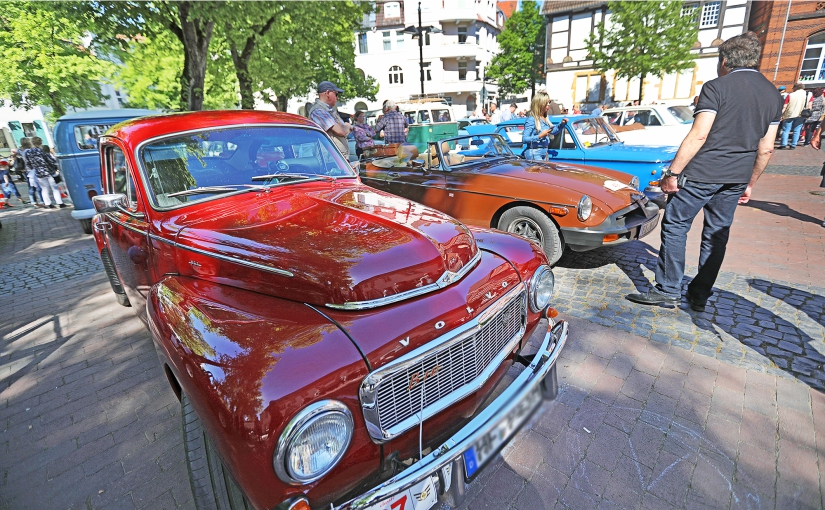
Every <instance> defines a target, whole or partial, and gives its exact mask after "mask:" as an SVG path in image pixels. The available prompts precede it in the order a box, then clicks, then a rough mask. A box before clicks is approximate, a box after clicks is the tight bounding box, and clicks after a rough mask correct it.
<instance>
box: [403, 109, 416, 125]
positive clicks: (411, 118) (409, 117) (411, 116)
mask: <svg viewBox="0 0 825 510" xmlns="http://www.w3.org/2000/svg"><path fill="white" fill-rule="evenodd" d="M404 117H407V124H410V125H412V124H415V112H404Z"/></svg>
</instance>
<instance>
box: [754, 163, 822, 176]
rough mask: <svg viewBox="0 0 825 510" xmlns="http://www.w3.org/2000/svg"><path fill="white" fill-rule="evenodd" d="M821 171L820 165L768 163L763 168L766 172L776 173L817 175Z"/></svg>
mask: <svg viewBox="0 0 825 510" xmlns="http://www.w3.org/2000/svg"><path fill="white" fill-rule="evenodd" d="M821 171H822V167H821V166H802V165H781V166H780V165H768V167H767V168H765V173H766V174H776V175H819V173H820V172H821Z"/></svg>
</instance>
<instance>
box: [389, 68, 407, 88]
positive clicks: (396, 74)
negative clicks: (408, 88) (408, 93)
mask: <svg viewBox="0 0 825 510" xmlns="http://www.w3.org/2000/svg"><path fill="white" fill-rule="evenodd" d="M394 83H398V84H399V85H400V84H403V83H404V73H403V72H402V71H401V68H400V67H398V66H392V67H390V85H392V84H394Z"/></svg>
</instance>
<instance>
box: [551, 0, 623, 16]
mask: <svg viewBox="0 0 825 510" xmlns="http://www.w3.org/2000/svg"><path fill="white" fill-rule="evenodd" d="M603 5H607V2H604V1H600V0H574V1H566V0H558V1H557V0H545V2H544V5H543V6H542V8H541V13H542V14H545V15H547V14H559V13H563V12H574V11H583V10H585V9H592V8H594V7H601V6H603Z"/></svg>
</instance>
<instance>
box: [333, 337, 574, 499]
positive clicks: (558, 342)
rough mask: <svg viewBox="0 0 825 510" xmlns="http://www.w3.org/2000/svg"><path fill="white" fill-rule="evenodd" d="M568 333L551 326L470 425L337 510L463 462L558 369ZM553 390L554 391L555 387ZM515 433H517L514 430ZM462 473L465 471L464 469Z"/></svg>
mask: <svg viewBox="0 0 825 510" xmlns="http://www.w3.org/2000/svg"><path fill="white" fill-rule="evenodd" d="M567 333H568V326H567V323H566V322H565V321H559V322H558V323H556V324H555V325H552V326H551V327H550V328H549V330H548V331H547V334H546V335H545V336H544V341H542V343H541V347H539V350H538V352H536V355H535V357H534V358H533V360H532V362H531V363H530V365H529V366H528V367H527V368H525V369H524V371H523V372H522V373H521V374H519V375H518V377H516V379H515V380H514V381H513V382H512V384H510V386H508V387H507V389H505V390H504V391H503V392H502V393H501V395H499V396H498V397H497V398H496V399H495V400H493V401H492V402H491V403H490V405H489V406H487V407H486V408H485V409H484V410H482V411H481V412H480V413H479V414H478V416H476V417H475V418H473V419H472V421H470V423H468V424H467V425H465V426H464V427H463V428H462V429H461V430H459V431H458V432H456V434H455V435H454V436H453V437H451V438H450V439H448V440H447V441H446V442H445V443H444V444H442V445H441V446H440V447H438V448H436V449H434V450H433V451H432V452H431V453H430V454H429V455H427V456H425V457H424V458H422V459H421V460H420V461H418V462H416V463H415V464H413V465H412V466H410V467H409V468H407V469H405V470H404V471H402V472H401V473H399V474H398V475H396V476H395V477H394V478H391V479H389V480H387V481H386V482H384V483H382V484H381V485H379V486H377V487H375V488H374V489H372V490H370V491H367V492H365V493H364V494H362V495H360V496H358V497H356V498H354V499H352V500H350V501H348V502H346V503H344V504H342V505H340V506H338V507H334V508H335V510H358V509H363V508H367V507H370V506H372V505H376V504H378V503H380V502H382V501H384V500H386V499H388V498H391V497H392V496H394V495H396V494H398V493H400V492H402V491H404V490H406V489H408V488H410V487H412V486H413V485H415V484H417V483H419V482H421V481H422V480H424V479H426V478H427V477H434V478H435V477H437V476H438V473H439V471H440V470H441V469H442V468H444V467H445V466H447V465H449V464H450V463H452V462H459V463H463V459H462V455H463V453H464V452H465V451H466V450H468V449H469V448H470V447H471V446H473V445H474V444H475V443H476V441H478V440H480V439H481V438H483V437H484V436H485V435H486V434H487V433H488V432H489V431H490V430H492V429H493V428H494V427H496V426H497V425H498V424H499V422H500V421H501V420H502V419H504V418H505V417H506V416H508V415H509V413H510V412H511V411H513V410H514V409H515V408H516V407H517V406H518V405H519V403H520V402H521V401H522V400H523V399H524V398H526V397H527V395H528V394H529V393H530V392H532V391H534V390H535V389H536V387H537V386H539V385H540V384H541V383H542V382H543V381H544V378H545V377H546V376H547V375H548V374H549V373H550V371H551V369H552V368H553V367H554V366H555V364H556V360H558V358H559V355H560V354H561V351H562V349H563V348H564V345H565V343H566V342H567ZM554 390H555V388H553V391H554ZM553 396H554V395H553ZM538 407H540V406H537V408H538ZM525 421H526V420H525ZM513 434H515V431H514V432H513ZM511 437H512V436H511ZM509 439H510V438H508V441H509ZM462 465H463V464H462ZM454 471H455V470H454ZM460 472H462V473H463V472H464V470H463V469H461V470H460ZM452 485H453V487H455V486H456V485H461V487H462V488H463V485H464V480H460V483H459V484H455V483H454V484H452ZM436 486H438V484H436ZM438 490H439V493H441V492H443V489H442V488H440V487H439V489H438Z"/></svg>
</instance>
